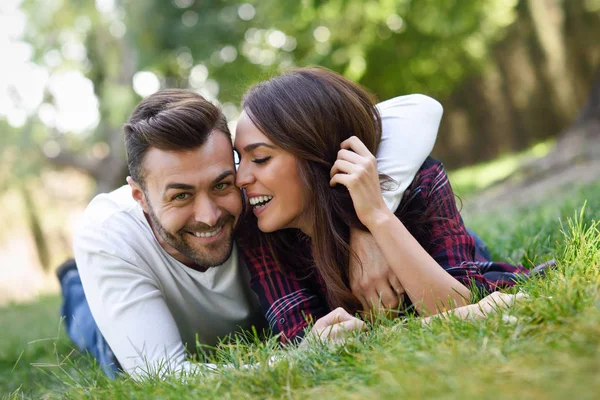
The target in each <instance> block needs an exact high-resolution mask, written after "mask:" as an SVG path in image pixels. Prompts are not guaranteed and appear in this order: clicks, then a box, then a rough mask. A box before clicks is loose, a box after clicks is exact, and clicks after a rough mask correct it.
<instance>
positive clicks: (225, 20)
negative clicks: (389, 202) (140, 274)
mask: <svg viewBox="0 0 600 400" xmlns="http://www.w3.org/2000/svg"><path fill="white" fill-rule="evenodd" d="M0 49H1V51H2V62H1V63H0V132H2V134H1V135H0V146H1V147H0V159H2V164H1V166H0V207H1V209H2V213H1V214H0V224H1V225H2V226H3V228H4V229H2V231H1V232H0V303H6V302H7V301H12V300H25V299H31V298H33V297H34V296H36V295H37V294H38V293H40V292H44V291H56V289H57V287H56V282H55V281H54V279H53V277H52V276H51V275H52V274H51V272H52V270H53V269H54V268H55V267H56V266H57V265H58V264H59V263H60V262H61V261H62V260H63V259H64V258H65V257H67V256H69V255H70V254H71V232H72V229H73V226H74V224H76V221H77V219H78V217H79V216H80V215H81V212H82V209H83V208H84V207H85V204H86V203H87V202H88V201H89V200H90V199H91V197H93V195H94V194H96V193H99V192H106V191H110V190H112V189H114V188H116V187H118V186H120V185H121V184H123V183H124V177H125V176H126V163H125V158H124V151H123V144H122V137H121V132H120V127H121V125H122V124H123V122H124V121H125V120H126V118H127V116H128V114H129V113H130V112H131V111H132V109H133V107H134V106H135V104H136V103H137V102H139V100H140V99H141V98H142V97H143V96H147V95H148V94H150V93H153V92H154V91H156V90H158V89H159V88H165V87H182V88H189V89H191V90H195V91H198V92H199V93H201V94H202V95H204V96H206V97H207V98H209V99H211V100H212V101H215V102H218V103H219V104H220V105H221V106H222V108H223V111H224V112H225V114H226V116H227V117H228V120H229V121H230V125H231V128H234V127H235V120H236V118H237V116H238V115H239V104H240V99H241V96H242V95H243V93H244V92H245V90H246V89H247V88H248V87H249V86H250V85H251V84H253V83H255V82H258V81H260V80H263V79H266V78H268V77H269V76H273V75H274V74H278V73H280V72H281V71H285V70H287V69H289V68H292V67H294V66H307V65H321V66H324V67H327V68H331V69H333V70H335V71H338V72H340V73H342V74H344V75H345V76H347V77H349V78H351V79H353V80H355V81H357V82H360V83H361V84H363V85H364V86H366V87H367V88H369V89H370V90H371V91H373V92H374V93H375V94H376V96H377V97H378V98H379V99H381V100H384V99H387V98H390V97H393V96H396V95H400V94H408V93H424V94H427V95H430V96H432V97H434V98H436V99H438V100H439V101H440V102H441V103H442V105H443V106H444V110H445V112H444V118H443V121H442V125H441V128H440V131H439V136H438V140H437V144H436V147H435V149H434V156H436V157H437V158H439V159H440V160H442V161H443V162H444V163H445V165H446V167H447V168H448V169H451V170H452V169H456V168H459V167H464V166H467V165H471V164H474V163H481V162H484V161H488V160H491V159H495V158H497V157H499V156H502V155H505V154H507V153H514V152H521V151H524V150H526V149H529V152H527V155H528V157H525V156H523V157H520V158H510V159H507V160H505V162H504V163H501V165H499V166H496V167H493V168H487V169H485V170H483V171H479V175H477V176H473V172H472V171H471V172H468V173H467V176H465V174H462V175H461V174H458V176H456V178H455V180H459V181H458V182H456V184H457V185H459V184H460V179H461V178H462V179H463V180H465V181H468V183H465V185H466V186H467V188H466V189H465V190H466V192H468V193H471V192H472V191H473V190H476V189H482V188H484V187H486V186H487V185H490V184H492V183H494V182H496V183H497V182H504V181H506V180H507V177H508V176H511V177H513V176H515V174H513V172H515V171H516V170H520V171H521V172H526V173H527V176H526V177H525V178H523V177H521V178H520V179H521V185H520V186H519V187H516V188H515V187H510V189H506V188H504V186H506V185H504V186H503V189H502V190H499V189H496V190H495V191H494V192H493V193H494V194H493V196H492V197H497V193H499V192H503V193H509V197H515V193H517V192H519V190H520V188H522V187H525V186H527V184H530V183H531V182H533V181H535V182H540V181H543V178H545V177H548V176H549V175H551V176H556V175H557V174H560V173H564V175H565V176H564V178H563V179H562V180H561V181H560V182H559V183H563V181H565V182H566V181H572V180H577V179H580V178H581V179H588V180H589V179H592V178H593V176H594V174H598V172H599V170H598V169H597V165H596V164H594V165H596V167H595V168H594V167H593V166H591V167H590V166H588V165H587V164H586V163H589V162H591V160H597V159H598V153H599V150H598V146H599V145H598V142H600V140H599V132H600V128H598V126H599V125H598V124H599V122H598V121H599V118H600V111H599V109H598V107H599V104H600V67H599V66H600V0H568V1H567V0H521V1H517V0H467V1H457V0H454V1H453V0H428V1H411V0H366V1H363V0H332V1H317V0H312V1H309V0H302V1H292V0H262V1H253V2H240V1H225V0H222V1H214V0H213V1H209V0H172V1H171V0H148V1H139V0H96V1H91V0H89V1H78V0H3V1H2V3H1V4H0ZM557 143H558V144H557ZM553 150H554V151H553ZM549 153H550V156H547V155H548V154H549ZM542 156H547V157H545V158H544V159H543V160H542V161H539V162H534V161H532V160H535V159H536V158H538V159H539V158H540V157H542ZM574 168H575V169H574ZM565 169H568V170H569V171H568V172H566V173H565ZM517 175H519V174H517ZM520 175H523V174H520ZM512 180H513V181H514V179H512ZM496 186H497V185H496ZM513 186H514V185H513ZM550 186H560V185H558V184H557V185H555V183H554V182H552V183H550ZM460 189H461V188H460V186H457V191H458V192H459V195H464V194H465V193H461V190H460ZM489 197H490V196H487V197H485V196H484V197H480V199H488V198H489ZM524 197H525V198H529V197H530V195H529V193H526V194H525V195H524ZM468 203H473V204H475V205H477V206H478V207H480V208H481V207H483V205H485V206H486V207H487V204H488V203H487V202H485V201H483V200H481V201H476V200H473V201H472V202H468ZM468 205H469V204H467V207H468Z"/></svg>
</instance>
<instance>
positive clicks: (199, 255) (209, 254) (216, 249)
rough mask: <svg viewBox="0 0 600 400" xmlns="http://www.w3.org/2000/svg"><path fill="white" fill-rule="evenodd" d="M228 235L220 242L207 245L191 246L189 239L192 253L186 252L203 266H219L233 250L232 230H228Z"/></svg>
mask: <svg viewBox="0 0 600 400" xmlns="http://www.w3.org/2000/svg"><path fill="white" fill-rule="evenodd" d="M227 235H228V236H227V237H226V238H223V239H222V240H220V241H219V243H214V244H212V243H211V244H209V245H206V246H191V245H190V243H189V241H188V246H189V250H191V251H189V253H191V254H186V256H187V257H188V258H190V259H191V260H193V261H194V262H195V263H196V264H198V265H201V266H203V267H218V266H219V265H222V264H224V263H225V262H226V261H227V260H228V259H229V257H231V253H232V252H233V235H232V234H231V230H229V232H227ZM182 253H183V252H182Z"/></svg>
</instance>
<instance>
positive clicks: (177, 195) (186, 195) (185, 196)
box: [173, 193, 189, 201]
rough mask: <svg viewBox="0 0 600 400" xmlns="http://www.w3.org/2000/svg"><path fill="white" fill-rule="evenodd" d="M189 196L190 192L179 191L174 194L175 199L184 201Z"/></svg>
mask: <svg viewBox="0 0 600 400" xmlns="http://www.w3.org/2000/svg"><path fill="white" fill-rule="evenodd" d="M188 197H189V193H179V194H176V195H175V196H173V200H177V201H182V200H186V199H187V198H188Z"/></svg>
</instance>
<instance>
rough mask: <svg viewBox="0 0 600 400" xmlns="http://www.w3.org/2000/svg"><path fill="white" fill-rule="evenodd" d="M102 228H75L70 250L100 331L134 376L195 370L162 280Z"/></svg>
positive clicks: (123, 364) (122, 363)
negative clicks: (168, 305)
mask: <svg viewBox="0 0 600 400" xmlns="http://www.w3.org/2000/svg"><path fill="white" fill-rule="evenodd" d="M116 236H117V234H116V233H115V232H110V233H109V232H106V231H105V230H104V229H103V228H97V229H91V228H89V227H88V228H84V229H82V230H80V231H79V232H77V233H76V235H75V240H74V250H75V258H76V262H77V266H78V269H79V273H80V276H81V282H82V284H83V288H84V292H85V295H86V298H87V300H88V303H89V306H90V310H91V312H92V315H93V316H94V319H95V321H96V323H97V324H98V327H99V329H100V331H101V332H102V335H103V336H104V338H105V339H106V341H107V342H108V345H109V346H110V347H111V349H112V351H113V353H114V354H115V356H116V358H117V359H118V361H119V363H120V364H121V366H122V368H123V369H124V371H125V372H127V373H129V374H130V375H131V376H132V377H135V378H140V377H143V376H147V375H150V376H157V375H163V374H166V373H195V372H196V370H197V369H198V365H197V364H192V363H190V362H188V361H185V349H184V346H183V343H182V340H181V336H180V334H179V330H178V328H177V325H176V323H175V320H174V318H173V316H172V314H171V312H170V311H169V309H168V307H167V304H166V302H165V300H164V298H163V295H162V291H161V289H160V285H159V283H158V282H157V279H156V278H155V277H154V276H153V275H152V274H151V273H150V271H148V270H145V269H143V268H140V267H139V266H140V265H142V264H141V263H143V262H144V261H143V260H141V257H139V256H138V255H136V253H135V252H134V251H133V250H132V249H130V248H128V247H127V246H126V245H125V244H124V243H123V242H122V241H121V242H120V241H119V240H118V238H117V237H116Z"/></svg>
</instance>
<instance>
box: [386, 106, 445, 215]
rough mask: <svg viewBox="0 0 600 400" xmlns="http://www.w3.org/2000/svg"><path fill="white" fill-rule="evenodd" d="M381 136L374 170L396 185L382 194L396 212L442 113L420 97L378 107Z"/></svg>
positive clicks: (390, 207) (431, 140) (432, 140)
mask: <svg viewBox="0 0 600 400" xmlns="http://www.w3.org/2000/svg"><path fill="white" fill-rule="evenodd" d="M377 109H378V110H379V113H380V114H381V119H382V125H383V132H382V135H381V143H380V144H379V147H378V149H377V154H376V155H375V157H376V158H377V169H378V170H379V173H380V174H385V175H387V176H389V177H390V178H392V179H393V180H394V181H395V182H396V183H397V186H396V185H395V184H393V185H392V187H391V188H390V189H391V190H387V191H385V192H383V199H384V201H385V203H386V205H387V206H388V208H389V209H390V210H392V212H393V211H395V210H396V208H398V205H399V204H400V200H401V199H402V196H403V195H404V191H405V190H406V188H407V187H408V186H409V185H410V183H411V182H412V181H413V179H414V178H415V175H416V174H417V171H418V170H419V168H420V167H421V165H422V164H423V162H425V159H426V158H427V157H428V156H429V154H430V153H431V150H432V149H433V146H434V144H435V140H436V138H437V132H438V128H439V126H440V121H441V119H442V114H443V112H444V109H443V108H442V105H441V104H440V103H439V102H437V101H436V100H435V99H432V98H431V97H428V96H425V95H422V94H411V95H407V96H398V97H394V98H393V99H390V100H387V101H384V102H382V103H379V104H377Z"/></svg>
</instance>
